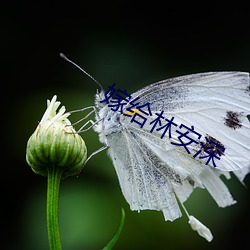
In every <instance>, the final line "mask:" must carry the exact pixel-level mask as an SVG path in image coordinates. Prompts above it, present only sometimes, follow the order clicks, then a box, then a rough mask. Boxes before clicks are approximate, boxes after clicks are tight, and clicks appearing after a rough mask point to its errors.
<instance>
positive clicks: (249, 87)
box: [246, 85, 250, 95]
mask: <svg viewBox="0 0 250 250" xmlns="http://www.w3.org/2000/svg"><path fill="white" fill-rule="evenodd" d="M246 93H248V94H249V95H250V85H248V86H247V88H246Z"/></svg>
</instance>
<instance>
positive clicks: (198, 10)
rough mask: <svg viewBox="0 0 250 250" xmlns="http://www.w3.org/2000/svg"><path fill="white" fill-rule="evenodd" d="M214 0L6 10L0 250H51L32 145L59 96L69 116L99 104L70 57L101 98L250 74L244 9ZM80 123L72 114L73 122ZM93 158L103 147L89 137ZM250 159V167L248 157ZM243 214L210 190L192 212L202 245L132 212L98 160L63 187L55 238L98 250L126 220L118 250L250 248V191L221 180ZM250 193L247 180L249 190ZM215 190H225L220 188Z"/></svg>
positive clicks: (183, 222) (200, 193)
mask: <svg viewBox="0 0 250 250" xmlns="http://www.w3.org/2000/svg"><path fill="white" fill-rule="evenodd" d="M227 4H228V5H227V6H226V7H225V6H218V3H216V4H215V2H209V5H206V4H205V3H204V5H202V6H194V7H193V6H191V3H190V2H189V3H188V4H186V6H183V5H181V4H180V3H177V4H176V6H174V4H173V3H172V4H171V5H170V3H169V2H159V3H157V2H156V1H154V2H148V1H147V2H141V3H140V4H139V2H134V1H133V2H132V1H120V2H119V1H115V2H106V1H105V2H104V1H102V2H81V3H79V2H75V1H65V2H59V1H47V2H46V1H42V2H40V3H38V2H25V1H18V2H11V3H9V4H8V3H2V6H1V17H0V18H1V20H0V21H1V50H2V53H1V54H2V55H1V75H2V77H1V82H2V85H1V86H2V98H1V102H2V122H1V125H2V129H1V131H2V134H3V139H2V150H1V152H2V160H3V163H2V170H3V172H2V178H1V179H2V182H1V183H2V192H1V193H2V197H3V202H2V203H1V204H2V205H1V206H2V209H1V211H2V222H3V223H2V230H1V232H2V233H1V237H2V239H1V245H2V246H3V247H1V249H11V250H12V249H25V250H33V249H36V250H46V249H48V241H47V231H46V214H45V212H46V210H45V207H46V178H44V177H42V176H38V175H36V174H34V173H33V172H32V171H31V169H30V168H29V166H28V165H27V163H26V161H25V151H26V143H27V140H28V138H29V136H30V135H31V134H32V133H33V131H34V130H35V128H36V126H37V124H38V121H39V120H40V119H41V116H42V115H43V113H44V111H45V108H46V99H51V98H52V96H53V95H54V94H57V95H58V99H59V100H60V101H61V102H62V103H63V105H65V106H66V108H67V110H74V109H79V108H82V107H86V106H90V105H93V102H94V94H95V93H96V89H97V86H96V84H95V83H94V82H93V81H92V80H91V79H89V78H88V77H87V76H85V75H84V74H82V73H81V72H80V71H78V70H77V69H76V68H75V67H73V66H72V65H70V64H68V63H66V62H65V61H64V60H62V59H61V58H60V57H59V53H60V52H64V53H65V54H67V55H69V56H70V57H71V58H72V59H73V60H74V61H75V62H76V63H78V64H79V65H80V66H81V67H83V68H84V69H85V70H86V71H87V72H88V73H90V74H91V75H93V76H94V77H95V78H96V79H97V80H98V81H99V82H101V83H102V85H103V86H104V88H106V89H107V86H108V85H110V84H113V83H116V84H117V86H118V87H119V88H120V89H126V90H127V91H128V93H133V92H134V91H135V90H137V89H139V88H142V87H143V86H146V85H148V84H150V83H153V82H156V81H159V80H163V79H166V78H169V77H174V76H179V75H184V74H191V73H196V72H205V71H219V70H239V71H249V69H250V43H249V40H250V39H249V35H248V33H249V18H248V13H247V8H244V6H242V5H240V4H239V5H237V4H235V3H232V5H231V6H230V3H227ZM82 115H83V114H75V115H73V116H72V117H71V121H77V119H79V117H81V116H82ZM82 136H83V138H84V140H85V142H86V145H87V147H88V152H89V154H90V153H91V152H93V151H95V150H96V149H98V148H100V147H101V146H102V145H101V144H100V143H99V141H98V137H97V135H96V134H95V133H94V132H93V131H88V132H86V133H84V134H82ZM249 158H250V157H249ZM225 182H226V183H227V185H228V186H229V188H230V190H231V192H232V194H233V195H234V197H235V198H236V199H237V201H238V202H237V204H236V205H234V206H231V207H228V208H224V209H222V208H218V207H217V205H216V204H215V202H214V201H213V199H212V198H211V197H210V196H209V194H208V193H207V192H206V191H205V190H196V191H195V192H194V193H193V194H192V195H191V197H190V199H189V200H188V201H187V202H186V207H187V209H188V211H189V212H190V214H193V215H194V216H196V217H197V218H198V219H199V220H201V221H202V222H203V223H204V224H205V225H207V226H208V227H209V228H210V229H211V231H212V233H213V235H214V240H213V241H212V242H211V243H208V242H206V241H205V240H204V239H203V238H201V237H199V236H198V234H197V233H196V232H194V231H192V230H191V228H190V226H189V225H188V223H187V218H186V216H183V217H181V218H180V219H178V220H176V221H174V222H172V223H171V222H165V221H164V218H163V215H162V213H161V212H157V211H142V212H141V213H139V214H138V213H137V212H132V211H130V209H129V206H128V204H127V203H126V201H125V200H124V198H123V196H122V193H121V190H120V187H119V183H118V180H117V177H116V173H115V171H114V168H113V166H112V163H111V161H110V160H109V158H108V157H107V155H106V152H102V153H100V154H98V155H96V156H95V157H93V158H92V159H91V160H90V161H89V162H88V164H87V165H86V166H85V168H84V170H83V171H82V173H81V175H80V176H79V177H78V178H77V177H69V178H67V179H65V180H63V181H62V183H61V191H60V229H61V237H62V246H63V249H64V250H84V249H87V250H92V249H93V250H95V249H102V247H103V246H105V245H106V243H107V242H108V241H109V240H110V239H111V237H112V236H113V234H114V232H115V230H116V228H117V226H118V224H119V221H120V217H121V207H123V208H124V209H125V212H126V219H125V225H124V228H123V231H122V234H121V236H120V238H119V240H118V242H117V245H116V246H115V248H114V249H167V250H170V249H175V250H178V249H192V250H195V249H221V248H223V249H227V248H229V247H231V245H235V246H237V247H238V248H239V249H248V247H247V242H248V237H249V232H250V230H249V222H250V221H249V220H250V216H249V208H250V206H249V197H250V195H249V188H246V187H244V186H243V185H241V183H239V182H238V181H237V180H236V178H234V177H233V178H232V179H231V180H225ZM245 183H246V186H248V187H249V186H250V177H249V176H248V177H247V178H246V180H245ZM218 192H219V190H218Z"/></svg>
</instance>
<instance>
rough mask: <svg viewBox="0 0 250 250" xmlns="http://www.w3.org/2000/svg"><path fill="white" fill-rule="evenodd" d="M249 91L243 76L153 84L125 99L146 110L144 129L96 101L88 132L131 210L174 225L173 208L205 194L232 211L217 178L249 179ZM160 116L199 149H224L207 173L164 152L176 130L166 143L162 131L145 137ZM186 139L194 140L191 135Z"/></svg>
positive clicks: (174, 151) (188, 158) (199, 164)
mask: <svg viewBox="0 0 250 250" xmlns="http://www.w3.org/2000/svg"><path fill="white" fill-rule="evenodd" d="M249 88H250V85H249V75H248V73H242V72H211V73H202V74H193V75H187V76H182V77H176V78H172V79H168V80H164V81H160V82H157V83H154V84H152V85H149V86H147V87H145V88H143V89H141V90H139V91H137V92H135V93H133V94H132V95H131V96H132V98H131V99H135V98H136V97H140V99H139V100H138V101H139V103H140V105H143V104H146V103H150V108H151V111H152V116H148V117H147V118H148V121H147V122H146V123H145V125H144V127H143V128H140V126H139V125H138V124H137V123H135V122H134V123H133V122H131V117H128V116H125V115H123V114H121V112H115V111H113V110H111V108H110V107H109V106H108V104H106V103H105V102H104V103H100V101H102V100H104V99H105V95H104V92H103V91H101V92H100V93H97V95H96V100H95V105H96V109H97V113H96V121H97V123H96V124H95V125H94V127H93V128H94V130H95V131H96V132H97V133H98V134H99V138H100V141H101V142H102V143H103V144H104V145H105V146H107V147H108V154H109V155H110V157H111V159H112V161H113V164H114V166H115V169H116V172H117V175H118V178H119V183H120V186H121V189H122V193H123V195H124V197H125V198H126V200H127V202H128V203H129V204H130V207H131V210H137V211H140V210H144V209H151V210H161V211H162V212H163V214H164V217H165V220H170V221H173V220H175V219H177V218H178V217H180V216H181V211H180V208H179V205H178V201H177V200H179V201H180V203H181V204H182V205H183V202H185V201H186V200H187V198H188V197H189V195H190V194H191V193H192V191H193V189H194V188H195V187H201V188H206V189H207V190H208V192H209V193H210V194H211V196H212V197H213V198H214V200H215V201H216V202H217V204H218V206H220V207H225V206H228V205H231V204H234V203H235V200H234V199H233V197H232V196H231V194H230V192H229V190H228V188H227V186H226V185H225V184H224V183H223V181H222V180H221V179H220V175H225V176H226V177H227V178H230V173H229V172H233V173H234V174H235V175H236V176H237V177H238V179H239V180H240V181H243V179H244V177H245V175H246V174H247V173H248V172H249V171H250V157H249V156H250V122H249V120H248V118H247V115H249V114H250V89H249ZM128 106H129V104H127V105H126V106H124V110H125V109H126V108H127V107H128ZM134 111H136V110H134ZM161 111H164V117H167V118H168V119H169V118H171V117H174V122H175V123H176V124H178V126H180V125H181V124H184V125H186V127H190V128H191V126H193V127H194V130H195V131H196V132H197V133H199V134H200V135H202V137H201V142H202V140H203V143H204V144H205V143H206V141H205V137H207V138H210V139H211V138H212V139H213V141H216V142H217V143H218V144H219V145H222V146H223V147H224V148H225V151H224V152H222V151H221V156H220V160H217V161H216V167H214V165H213V162H212V161H210V162H209V163H208V164H207V165H206V164H205V163H206V161H204V159H199V158H198V157H197V158H194V157H193V155H192V154H188V153H187V151H186V149H185V148H184V147H181V146H176V145H174V144H171V142H174V143H177V142H178V136H179V134H178V133H177V132H176V131H175V130H178V129H176V128H174V127H173V128H172V131H171V135H172V136H171V138H169V137H167V136H164V137H163V138H162V139H161V134H162V131H160V130H159V131H156V130H155V131H153V132H152V133H151V132H150V130H151V129H152V125H150V122H152V121H153V120H154V119H156V117H157V115H156V113H158V114H159V113H160V112H161ZM133 115H135V113H134V114H133ZM133 115H132V116H133ZM179 131H181V129H179ZM184 132H185V130H184ZM188 135H189V136H190V137H191V138H193V139H195V138H196V140H197V137H195V134H194V133H189V134H188ZM204 144H203V145H204ZM187 148H188V149H189V151H190V152H193V153H194V154H195V153H197V152H198V151H199V150H201V148H202V147H201V144H198V145H197V144H190V145H188V146H187ZM203 153H204V152H203ZM184 209H185V208H184ZM185 211H186V210H185ZM187 214H188V213H187ZM188 216H189V215H188ZM189 218H190V224H191V226H192V228H193V229H195V230H197V231H198V233H199V234H201V235H202V236H203V237H205V238H206V239H207V240H209V241H210V240H212V234H211V233H210V231H209V229H208V228H206V227H205V226H204V225H203V224H201V223H200V222H199V221H198V220H196V219H195V218H194V217H193V216H189Z"/></svg>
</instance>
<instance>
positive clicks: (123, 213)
mask: <svg viewBox="0 0 250 250" xmlns="http://www.w3.org/2000/svg"><path fill="white" fill-rule="evenodd" d="M124 221H125V211H124V209H123V208H122V218H121V222H120V225H119V227H118V228H117V231H116V233H115V235H114V236H113V238H112V239H111V241H110V242H109V243H108V244H107V245H106V246H105V247H104V248H103V250H110V249H112V248H113V246H114V245H115V243H116V241H117V240H118V238H119V236H120V233H121V231H122V228H123V225H124Z"/></svg>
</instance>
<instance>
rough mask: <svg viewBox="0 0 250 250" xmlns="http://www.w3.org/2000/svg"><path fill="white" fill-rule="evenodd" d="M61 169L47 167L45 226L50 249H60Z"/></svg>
mask: <svg viewBox="0 0 250 250" xmlns="http://www.w3.org/2000/svg"><path fill="white" fill-rule="evenodd" d="M61 176H62V170H61V169H60V168H58V167H53V168H48V186H47V188H48V189H47V227H48V238H49V246H50V250H61V249H62V247H61V241H60V231H59V217H58V215H59V213H58V203H59V188H60V180H61Z"/></svg>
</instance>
